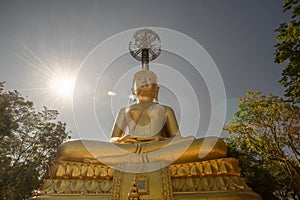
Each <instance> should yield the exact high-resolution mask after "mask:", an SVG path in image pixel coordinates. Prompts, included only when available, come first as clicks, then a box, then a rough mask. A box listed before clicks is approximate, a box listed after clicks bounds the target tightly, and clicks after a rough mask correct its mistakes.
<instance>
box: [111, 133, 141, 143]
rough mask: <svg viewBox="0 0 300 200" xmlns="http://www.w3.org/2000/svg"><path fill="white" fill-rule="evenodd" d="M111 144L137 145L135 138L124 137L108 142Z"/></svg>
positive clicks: (130, 136)
mask: <svg viewBox="0 0 300 200" xmlns="http://www.w3.org/2000/svg"><path fill="white" fill-rule="evenodd" d="M110 141H111V142H113V143H119V144H126V143H138V142H139V141H138V140H137V137H136V136H132V135H125V136H122V137H115V138H112V139H111V140H110Z"/></svg>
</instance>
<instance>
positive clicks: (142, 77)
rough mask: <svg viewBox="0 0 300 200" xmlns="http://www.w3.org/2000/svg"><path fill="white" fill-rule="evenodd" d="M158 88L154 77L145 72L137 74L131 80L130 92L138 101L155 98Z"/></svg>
mask: <svg viewBox="0 0 300 200" xmlns="http://www.w3.org/2000/svg"><path fill="white" fill-rule="evenodd" d="M158 90H159V87H158V86H157V83H156V78H155V77H153V76H151V75H149V74H147V73H140V74H138V75H137V76H136V77H135V79H134V81H133V88H132V92H133V93H134V94H135V95H136V96H137V97H138V99H139V100H140V101H141V100H147V101H153V100H154V99H157V94H158Z"/></svg>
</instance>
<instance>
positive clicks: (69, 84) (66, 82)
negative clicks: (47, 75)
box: [48, 75, 75, 98]
mask: <svg viewBox="0 0 300 200" xmlns="http://www.w3.org/2000/svg"><path fill="white" fill-rule="evenodd" d="M74 86H75V79H74V78H72V77H70V76H68V75H60V76H58V77H54V78H53V79H50V80H49V82H48V87H49V88H50V89H51V90H52V92H53V94H54V95H56V96H57V97H61V98H67V97H68V98H69V97H71V96H72V95H73V91H74Z"/></svg>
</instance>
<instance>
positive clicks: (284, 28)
mask: <svg viewBox="0 0 300 200" xmlns="http://www.w3.org/2000/svg"><path fill="white" fill-rule="evenodd" d="M283 9H284V11H291V13H292V15H291V20H290V22H289V23H283V24H281V25H280V26H279V28H278V29H277V30H276V32H277V33H278V35H277V40H278V43H277V44H276V45H275V48H276V51H275V62H276V63H284V64H285V68H284V70H283V71H282V79H281V80H280V84H282V85H283V86H284V87H285V88H286V90H285V95H286V96H287V97H289V98H290V100H295V101H296V102H300V21H299V20H300V3H299V0H285V1H284V5H283Z"/></svg>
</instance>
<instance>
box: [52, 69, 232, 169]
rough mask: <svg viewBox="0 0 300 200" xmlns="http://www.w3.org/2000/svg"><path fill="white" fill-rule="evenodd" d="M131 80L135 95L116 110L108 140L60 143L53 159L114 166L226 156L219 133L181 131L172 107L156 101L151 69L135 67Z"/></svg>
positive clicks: (181, 161) (156, 95)
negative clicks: (196, 134) (205, 134)
mask: <svg viewBox="0 0 300 200" xmlns="http://www.w3.org/2000/svg"><path fill="white" fill-rule="evenodd" d="M132 84H133V85H132V92H133V94H134V95H135V96H136V97H137V99H136V100H135V102H134V103H133V104H131V105H128V106H125V107H123V108H121V109H120V110H119V112H118V115H117V117H116V120H115V123H114V126H113V129H112V133H111V138H110V142H103V141H92V140H80V139H76V140H68V141H66V142H64V143H62V144H61V145H60V147H59V149H58V153H57V158H56V159H57V160H59V161H75V162H84V161H86V160H95V161H99V162H100V163H102V164H106V165H111V166H113V165H117V164H120V163H151V162H162V161H163V162H166V163H169V164H180V163H189V162H197V161H203V160H210V159H218V158H223V157H225V156H226V154H227V148H226V145H225V143H224V142H223V141H222V140H221V139H220V138H218V137H205V138H200V139H196V138H195V137H192V136H190V137H182V136H181V135H180V131H179V127H178V123H177V120H176V117H175V113H174V111H173V109H172V108H171V107H169V106H166V105H161V104H159V103H158V101H157V97H158V91H159V86H158V84H157V77H156V74H155V73H154V72H152V71H149V70H145V69H143V70H141V71H138V72H137V73H136V74H135V75H134V77H133V82H132Z"/></svg>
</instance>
